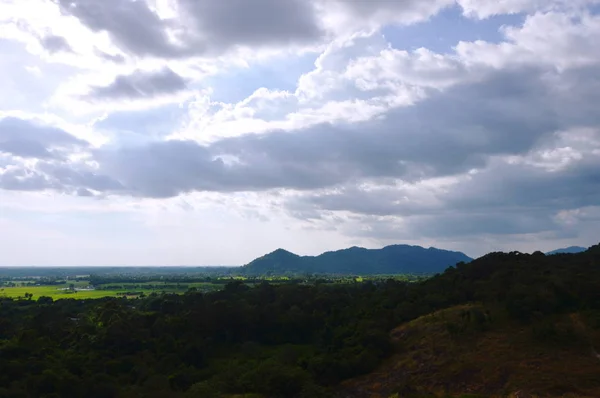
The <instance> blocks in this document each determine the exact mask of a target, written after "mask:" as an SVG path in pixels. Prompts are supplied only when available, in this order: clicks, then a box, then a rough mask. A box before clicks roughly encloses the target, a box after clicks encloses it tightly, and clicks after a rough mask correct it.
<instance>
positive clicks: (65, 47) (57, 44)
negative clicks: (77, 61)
mask: <svg viewBox="0 0 600 398" xmlns="http://www.w3.org/2000/svg"><path fill="white" fill-rule="evenodd" d="M40 42H41V44H42V46H43V47H44V48H45V49H46V50H48V51H49V52H50V53H56V52H60V51H66V52H71V51H73V50H72V49H71V46H70V45H69V42H68V41H67V39H65V38H64V37H62V36H56V35H46V36H44V37H42V38H41V40H40Z"/></svg>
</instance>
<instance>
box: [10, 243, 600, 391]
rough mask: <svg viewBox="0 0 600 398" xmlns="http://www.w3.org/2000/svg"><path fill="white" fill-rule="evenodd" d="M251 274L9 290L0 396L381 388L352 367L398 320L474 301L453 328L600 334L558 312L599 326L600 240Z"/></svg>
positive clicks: (540, 339)
mask: <svg viewBox="0 0 600 398" xmlns="http://www.w3.org/2000/svg"><path fill="white" fill-rule="evenodd" d="M245 282H246V281H244V280H233V281H231V280H230V281H228V283H226V284H225V285H224V286H223V287H224V288H223V289H222V290H219V291H216V292H209V293H198V292H193V291H188V292H186V293H185V294H157V293H152V294H150V295H148V296H147V297H144V298H136V299H125V298H104V299H96V300H72V299H62V300H52V299H51V298H49V297H40V298H38V299H37V300H34V299H31V298H23V299H11V298H0V386H2V387H0V396H3V397H4V396H5V397H64V396H69V397H221V396H234V395H235V394H255V395H253V396H255V397H258V396H261V397H317V398H318V397H332V396H335V395H336V394H337V393H338V392H340V391H343V393H344V395H343V396H345V397H362V396H369V395H364V394H365V391H364V390H361V389H353V388H351V387H352V386H353V384H352V383H351V382H347V381H346V382H344V381H345V380H349V379H352V378H355V377H358V376H360V375H365V374H368V373H369V372H372V371H373V370H374V369H376V368H377V367H378V366H380V365H381V363H382V361H384V359H386V358H388V357H389V356H390V355H392V354H393V353H394V352H398V351H397V350H398V348H397V347H396V348H394V344H393V343H394V340H392V339H390V334H389V332H390V331H391V330H393V329H394V328H396V327H397V326H398V325H402V324H404V323H406V322H409V321H411V320H414V319H417V318H419V317H420V316H423V315H426V314H430V313H432V312H435V311H437V310H440V309H444V308H449V307H452V306H456V305H461V304H462V305H466V304H469V303H479V304H477V306H479V307H474V308H477V310H476V311H467V312H465V314H468V315H464V316H463V315H461V318H459V319H462V321H452V320H449V321H447V322H445V323H444V325H445V326H444V330H445V331H446V333H447V334H448V335H449V336H456V338H461V336H462V338H463V340H467V341H470V340H473V341H475V340H476V339H475V336H477V335H478V334H479V333H483V332H485V331H486V330H489V329H490V328H492V327H494V328H500V329H498V330H501V327H500V326H498V325H513V324H515V325H523V327H525V328H526V329H527V330H529V331H530V333H529V332H528V333H529V334H527V336H529V338H530V339H531V340H530V341H531V342H536V344H538V346H537V347H538V350H540V351H543V349H544V348H543V347H556V346H563V347H566V348H565V349H571V348H569V347H579V346H578V344H579V345H581V344H583V345H585V344H592V343H591V342H590V341H584V340H582V339H581V338H579V337H577V336H578V333H571V332H570V330H571V329H569V328H568V327H562V326H560V324H558V325H559V326H557V324H556V323H555V322H554V320H555V319H559V318H560V317H562V316H563V315H564V316H567V315H569V314H573V313H577V314H581V317H582V322H583V323H584V324H585V327H586V328H589V329H590V331H592V332H593V331H594V330H600V321H599V320H600V246H594V247H592V248H590V249H589V250H588V251H586V252H584V253H579V254H558V255H553V256H545V255H544V254H543V253H539V252H537V253H534V254H532V255H528V254H520V253H508V254H506V253H491V254H489V255H486V256H484V257H482V258H480V259H477V260H474V261H473V262H470V263H459V264H458V265H457V266H456V267H450V268H449V269H447V270H446V271H445V272H444V273H443V274H440V275H437V276H435V277H432V278H430V279H427V280H424V281H422V282H418V283H409V282H405V281H401V280H394V279H389V280H375V281H372V280H367V281H363V282H356V281H354V282H352V283H320V282H319V281H317V280H315V281H312V282H311V283H306V282H300V281H293V282H290V283H281V284H273V283H270V282H268V281H262V282H260V283H257V284H256V285H255V286H252V287H251V286H248V285H246V283H245ZM491 319H493V320H494V321H493V322H492V321H490V320H491ZM592 332H590V333H592ZM573 341H575V344H573ZM402 349H404V350H407V349H411V347H404V348H402ZM437 349H438V350H442V351H443V350H444V347H443V346H441V347H438V348H437ZM507 349H508V350H510V349H511V348H510V346H507ZM585 352H586V355H588V356H589V355H591V354H590V352H591V350H590V347H589V346H588V347H587V348H586V351H585ZM599 365H600V363H599ZM406 366H412V365H410V364H407V365H406ZM419 366H420V365H419ZM417 368H418V369H420V367H417ZM428 369H434V371H435V368H428ZM453 371H457V372H458V371H460V369H454V370H453ZM505 371H506V372H509V373H510V372H514V371H516V370H515V369H510V368H507V369H505ZM564 371H565V372H569V371H570V370H569V369H568V368H567V369H565V370H564ZM428 375H429V376H431V374H423V375H422V376H419V377H418V378H415V379H414V380H413V381H414V382H423V383H425V382H427V381H428V380H430V379H432V378H433V376H431V377H428ZM567 376H568V375H567ZM571 376H572V377H573V378H574V377H575V376H573V375H571ZM510 380H517V381H519V380H520V379H519V378H512V379H510ZM573 380H577V379H576V378H574V379H573ZM389 382H390V383H391V384H394V383H398V385H397V386H396V387H394V388H395V389H390V391H391V392H393V393H402V394H404V392H406V391H409V392H410V391H416V390H418V389H415V388H413V387H414V386H409V387H410V388H405V387H406V386H404V387H403V386H402V385H401V384H402V381H401V380H396V379H394V380H391V381H389ZM523 383H524V382H523ZM585 383H588V384H589V385H588V387H589V388H596V387H597V386H595V385H592V384H593V383H597V384H600V381H598V382H596V381H594V380H588V379H586V380H585ZM497 384H498V385H499V386H496V387H494V388H497V389H502V388H505V387H506V386H505V385H500V384H501V383H500V382H498V383H497ZM417 387H419V386H417ZM450 387H452V386H440V387H439V388H440V389H444V388H446V392H447V393H453V391H452V389H451V388H450ZM512 387H515V388H517V387H520V386H519V385H515V386H512ZM598 387H600V386H598ZM486 388H488V389H490V388H492V387H490V386H487V387H486ZM537 388H542V387H539V386H538V387H537ZM485 391H488V390H485ZM367 392H368V391H367ZM465 392H466V391H465ZM563 392H564V391H563ZM247 396H248V397H249V396H250V395H247ZM546 396H548V395H546ZM550 396H551V395H550Z"/></svg>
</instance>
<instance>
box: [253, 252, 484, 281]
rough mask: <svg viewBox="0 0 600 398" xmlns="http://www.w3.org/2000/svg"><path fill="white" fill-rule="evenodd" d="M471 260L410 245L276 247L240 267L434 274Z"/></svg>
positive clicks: (278, 271) (275, 270)
mask: <svg viewBox="0 0 600 398" xmlns="http://www.w3.org/2000/svg"><path fill="white" fill-rule="evenodd" d="M471 260H472V259H471V258H470V257H468V256H467V255H465V254H464V253H461V252H455V251H449V250H441V249H436V248H434V247H430V248H428V249H426V248H424V247H421V246H410V245H392V246H386V247H384V248H383V249H365V248H362V247H351V248H348V249H343V250H337V251H331V252H326V253H323V254H321V255H318V256H299V255H297V254H294V253H290V252H288V251H286V250H283V249H278V250H275V251H274V252H272V253H269V254H266V255H264V256H262V257H259V258H257V259H255V260H254V261H252V262H250V263H249V264H246V265H245V266H244V267H243V270H244V272H245V273H247V274H286V273H294V274H297V273H315V274H357V275H373V274H415V273H417V274H434V273H439V272H442V271H443V270H444V269H446V268H447V267H449V266H452V265H455V264H457V263H459V262H469V261H471Z"/></svg>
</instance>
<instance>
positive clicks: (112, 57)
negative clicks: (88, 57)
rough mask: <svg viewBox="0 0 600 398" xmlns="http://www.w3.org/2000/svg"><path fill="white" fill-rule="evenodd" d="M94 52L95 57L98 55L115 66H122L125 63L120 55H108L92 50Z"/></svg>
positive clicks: (98, 50)
mask: <svg viewBox="0 0 600 398" xmlns="http://www.w3.org/2000/svg"><path fill="white" fill-rule="evenodd" d="M94 52H95V53H96V55H98V56H99V57H101V58H104V59H105V60H107V61H111V62H114V63H116V64H122V63H123V62H125V57H124V56H123V55H121V54H109V53H107V52H104V51H102V50H100V49H98V48H95V49H94Z"/></svg>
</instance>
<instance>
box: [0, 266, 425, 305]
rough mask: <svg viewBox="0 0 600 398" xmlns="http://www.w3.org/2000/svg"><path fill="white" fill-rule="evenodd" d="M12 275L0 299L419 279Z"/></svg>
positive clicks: (3, 282)
mask: <svg viewBox="0 0 600 398" xmlns="http://www.w3.org/2000/svg"><path fill="white" fill-rule="evenodd" d="M10 271H11V273H12V275H7V274H8V272H7V273H0V297H7V298H21V299H32V300H37V299H39V298H40V297H51V298H52V299H54V300H57V299H63V298H65V299H93V298H101V297H127V298H136V297H144V296H148V295H151V294H153V293H154V294H163V293H175V294H183V293H186V292H200V293H207V292H212V291H217V290H221V289H223V288H224V287H225V286H226V285H227V284H228V283H231V282H237V283H243V284H245V285H248V286H255V285H257V284H260V283H263V282H268V283H269V284H275V285H278V284H307V285H312V284H353V283H364V282H369V281H370V282H373V283H379V282H381V281H384V280H386V279H396V280H403V281H416V280H419V279H421V278H422V277H419V276H411V275H394V276H384V275H380V276H369V277H361V276H339V275H338V276H335V275H329V276H327V275H320V276H317V275H312V276H309V275H296V276H293V275H291V276H272V275H268V276H267V275H264V276H253V277H248V276H241V275H234V274H222V273H221V274H206V273H204V274H203V273H193V272H189V273H186V272H185V271H187V270H185V269H184V270H180V271H183V272H181V273H161V272H153V273H142V272H140V273H132V272H131V271H128V272H122V273H104V274H100V273H95V274H85V273H83V270H78V269H72V270H68V271H65V270H60V271H57V270H52V269H45V270H41V271H40V272H41V273H40V274H38V275H28V273H31V269H24V270H23V273H22V274H20V275H19V274H18V273H16V272H15V270H14V269H13V270H10Z"/></svg>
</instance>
